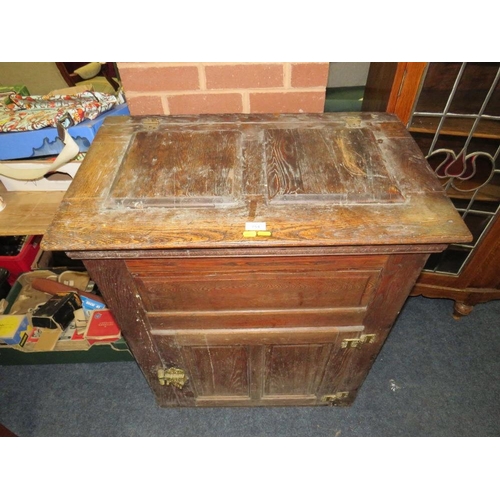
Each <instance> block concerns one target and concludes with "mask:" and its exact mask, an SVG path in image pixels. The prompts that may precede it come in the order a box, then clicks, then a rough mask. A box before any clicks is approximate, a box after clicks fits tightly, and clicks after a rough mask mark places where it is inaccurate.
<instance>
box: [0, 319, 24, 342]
mask: <svg viewBox="0 0 500 500" xmlns="http://www.w3.org/2000/svg"><path fill="white" fill-rule="evenodd" d="M30 332H31V325H30V323H29V319H28V316H26V315H25V314H18V315H9V314H2V315H0V343H3V344H7V345H16V344H19V345H21V346H24V344H25V343H26V340H28V337H29V334H30Z"/></svg>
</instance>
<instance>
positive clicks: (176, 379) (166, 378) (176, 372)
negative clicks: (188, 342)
mask: <svg viewBox="0 0 500 500" xmlns="http://www.w3.org/2000/svg"><path fill="white" fill-rule="evenodd" d="M158 381H159V382H160V385H173V386H175V387H177V388H179V389H182V388H183V387H184V384H185V383H186V382H187V376H186V374H185V373H184V370H181V369H180V368H174V367H173V366H172V367H171V368H169V369H168V370H164V369H163V368H160V369H158Z"/></svg>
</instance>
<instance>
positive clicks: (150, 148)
mask: <svg viewBox="0 0 500 500" xmlns="http://www.w3.org/2000/svg"><path fill="white" fill-rule="evenodd" d="M221 128H222V130H213V129H211V128H208V127H206V128H202V129H198V130H172V129H169V128H166V129H159V130H155V131H139V132H137V133H135V134H133V135H132V137H131V140H130V146H129V148H128V151H127V153H126V154H125V155H124V157H123V159H122V161H121V164H120V165H119V166H118V168H117V170H116V175H115V178H114V180H113V184H112V186H111V189H110V191H109V194H108V196H107V198H106V202H105V205H106V206H107V207H109V208H112V207H115V206H117V205H122V206H127V207H134V208H143V209H144V208H147V207H152V206H154V207H167V208H186V207H229V206H236V205H238V204H241V203H244V202H245V195H246V194H248V191H249V189H250V190H251V192H254V188H255V186H248V185H246V186H243V185H242V183H243V180H244V175H243V173H244V171H245V169H246V168H248V163H252V162H254V161H255V159H253V158H249V157H248V155H247V156H245V149H246V146H247V145H248V142H249V138H248V133H247V132H250V135H251V136H252V135H253V132H254V131H253V130H252V129H249V130H241V129H232V128H227V129H224V127H221ZM259 135H260V136H261V140H260V141H259V144H258V147H256V148H255V149H256V150H255V151H254V153H253V154H255V155H258V157H259V159H260V161H261V165H262V170H263V171H262V172H261V175H263V176H264V181H265V184H264V185H263V186H262V187H263V188H264V189H263V190H262V192H261V193H259V194H261V195H262V196H263V198H264V199H265V201H266V203H268V204H285V203H288V204H299V203H306V204H318V203H319V204H325V203H328V204H331V203H333V204H339V203H351V204H357V203H378V202H399V203H403V202H404V201H405V199H404V197H403V196H402V194H401V191H400V189H399V187H398V184H397V181H396V179H394V178H393V172H391V171H389V170H388V168H387V165H386V164H385V162H384V159H383V157H382V154H381V151H380V148H379V147H378V146H379V144H377V140H376V139H375V136H374V134H373V132H372V131H371V130H370V129H369V128H366V127H364V128H352V129H349V128H343V127H338V126H337V127H333V126H331V124H329V123H323V124H321V126H316V127H314V128H304V129H302V128H297V127H293V128H292V127H291V126H289V127H286V126H285V125H282V126H280V127H276V128H264V129H262V130H261V131H260V134H259ZM251 140H252V138H251Z"/></svg>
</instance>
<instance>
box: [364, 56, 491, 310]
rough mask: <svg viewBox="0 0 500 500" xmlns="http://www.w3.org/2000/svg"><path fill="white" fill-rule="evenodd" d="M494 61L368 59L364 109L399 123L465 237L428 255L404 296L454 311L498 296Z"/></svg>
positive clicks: (469, 307)
mask: <svg viewBox="0 0 500 500" xmlns="http://www.w3.org/2000/svg"><path fill="white" fill-rule="evenodd" d="M499 81H500V64H499V63H456V62H455V63H428V64H425V63H394V64H393V63H391V64H389V63H384V64H375V65H374V67H373V69H372V74H371V77H370V76H369V83H368V85H367V89H368V90H367V95H366V96H365V97H366V99H365V102H364V109H370V108H372V109H374V108H378V109H385V110H387V111H389V112H391V113H395V114H396V115H397V116H398V117H399V118H400V119H401V120H402V121H403V123H404V124H405V125H406V126H407V128H408V130H409V132H410V134H411V135H412V137H413V138H414V139H415V141H416V143H417V144H418V146H419V148H420V150H421V151H422V153H423V154H424V156H425V158H426V159H427V161H428V162H429V164H430V166H431V167H432V169H433V170H434V172H435V173H436V175H437V177H438V178H439V180H440V182H441V184H442V186H443V188H444V189H445V191H446V193H447V195H448V197H449V198H450V200H451V201H452V203H453V205H454V206H455V208H456V209H457V211H458V212H459V213H460V215H461V217H462V219H463V221H464V222H465V224H466V225H467V227H468V228H469V230H470V231H471V233H472V235H473V241H472V242H470V243H455V244H452V245H450V247H448V248H447V249H446V250H445V251H444V252H442V253H439V254H435V255H432V256H431V257H430V258H429V259H428V261H427V262H426V264H425V266H424V270H423V272H422V274H421V275H420V277H419V279H418V281H417V283H416V286H415V288H414V289H413V291H412V295H424V296H426V297H434V298H450V299H453V300H454V301H455V307H454V317H455V318H457V319H458V318H460V317H462V316H463V315H466V314H469V313H470V312H471V311H472V309H473V307H474V305H476V304H478V303H481V302H487V301H489V300H495V299H500V215H499V208H500V165H499V163H498V162H499V153H500V85H499Z"/></svg>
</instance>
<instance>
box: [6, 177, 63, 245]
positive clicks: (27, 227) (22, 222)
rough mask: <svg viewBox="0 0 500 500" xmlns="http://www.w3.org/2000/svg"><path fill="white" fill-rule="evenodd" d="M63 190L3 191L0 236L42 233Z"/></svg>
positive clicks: (52, 215)
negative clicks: (4, 205)
mask: <svg viewBox="0 0 500 500" xmlns="http://www.w3.org/2000/svg"><path fill="white" fill-rule="evenodd" d="M64 194H65V193H64V192H63V191H50V192H49V191H35V192H32V191H29V192H22V191H5V190H4V188H3V186H2V185H1V183H0V196H1V197H2V198H3V200H4V203H5V204H6V207H5V209H4V210H2V211H1V212H0V236H23V235H35V234H41V235H43V234H44V233H45V231H46V230H47V227H48V226H49V224H50V223H51V222H52V219H53V217H54V215H55V213H56V212H57V209H58V208H59V205H60V203H61V200H62V199H63V196H64Z"/></svg>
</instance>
